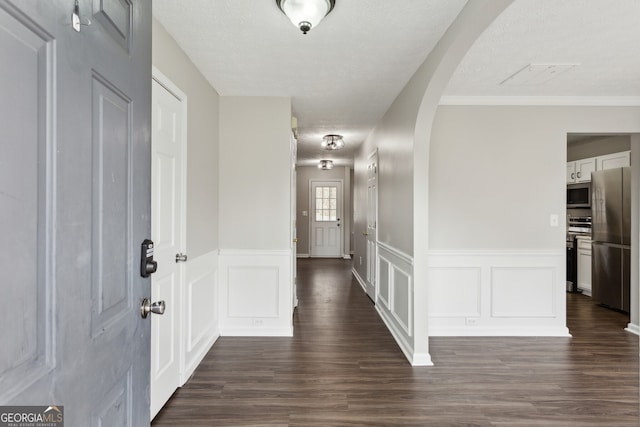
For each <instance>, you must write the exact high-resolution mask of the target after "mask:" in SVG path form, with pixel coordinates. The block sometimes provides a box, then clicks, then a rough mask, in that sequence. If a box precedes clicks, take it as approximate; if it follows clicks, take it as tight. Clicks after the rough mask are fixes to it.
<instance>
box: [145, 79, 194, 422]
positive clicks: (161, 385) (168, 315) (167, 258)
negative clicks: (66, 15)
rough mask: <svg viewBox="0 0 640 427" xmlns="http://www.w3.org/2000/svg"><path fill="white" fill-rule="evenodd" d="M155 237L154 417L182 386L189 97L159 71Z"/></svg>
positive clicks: (155, 130)
mask: <svg viewBox="0 0 640 427" xmlns="http://www.w3.org/2000/svg"><path fill="white" fill-rule="evenodd" d="M152 89H153V90H152V102H151V104H152V119H151V123H152V129H153V130H152V166H151V171H152V183H151V206H152V207H151V236H152V240H153V241H154V243H155V259H156V261H157V262H158V270H157V272H156V273H155V274H154V275H153V276H152V281H151V296H152V300H153V301H158V300H164V301H165V302H166V306H167V309H166V311H165V313H164V315H163V316H155V317H153V318H152V319H151V320H152V322H151V418H153V417H154V416H155V415H156V414H157V413H158V411H159V410H160V409H161V408H162V406H164V404H165V403H166V402H167V400H168V399H169V398H170V397H171V395H172V394H173V392H174V391H175V390H176V388H178V386H180V366H181V364H180V354H181V352H180V345H181V342H182V340H181V336H182V335H181V329H180V328H181V323H180V320H181V314H182V313H181V310H182V306H183V305H182V294H181V292H182V289H183V281H184V272H183V269H184V267H183V263H182V262H178V260H179V259H182V258H177V256H178V255H179V254H181V251H182V248H183V247H184V239H183V236H184V230H183V228H184V224H183V222H184V221H183V206H184V198H183V183H184V173H185V171H184V157H185V156H184V151H185V143H186V141H185V138H184V135H185V133H184V126H185V125H186V120H185V119H186V117H185V116H186V99H185V96H184V94H183V93H182V92H180V91H179V90H178V89H177V88H175V87H173V85H172V84H171V83H170V82H169V81H168V80H167V79H166V78H165V77H164V76H162V75H161V74H160V73H159V72H157V71H156V70H154V80H153V87H152Z"/></svg>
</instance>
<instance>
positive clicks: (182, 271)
mask: <svg viewBox="0 0 640 427" xmlns="http://www.w3.org/2000/svg"><path fill="white" fill-rule="evenodd" d="M151 68H152V71H151V78H152V80H153V81H155V82H156V83H158V84H159V85H160V86H162V87H163V88H164V89H165V90H166V91H168V92H169V93H170V94H171V95H173V96H174V97H175V98H176V99H178V100H179V101H180V105H181V110H182V111H181V114H182V117H183V126H182V130H181V133H182V135H181V140H182V141H183V143H182V144H181V147H180V198H179V200H178V201H176V203H177V204H178V209H179V211H180V223H179V225H178V227H179V229H180V238H179V239H178V245H179V246H180V248H181V249H182V251H183V253H188V248H187V239H186V237H187V236H186V235H187V144H188V139H187V128H188V125H187V122H188V116H187V112H188V108H187V106H188V100H187V95H186V93H184V92H183V91H182V90H181V89H180V88H179V87H178V86H177V85H176V84H175V83H173V81H172V80H171V79H170V78H169V77H167V76H166V75H165V74H164V73H162V72H161V71H160V70H159V69H157V68H156V67H155V66H152V67H151ZM152 111H153V104H152ZM153 120H154V118H153V117H152V118H151V122H152V124H153ZM153 150H154V144H153V139H152V141H151V152H152V153H153ZM152 180H153V175H152ZM151 185H154V183H153V181H152V183H151ZM153 202H154V201H153V200H151V215H153V209H154V203H153ZM177 268H178V273H177V275H176V276H177V279H178V284H177V285H176V287H177V289H178V292H177V293H176V296H177V298H178V301H176V303H177V304H178V305H179V307H178V309H179V317H178V326H177V334H178V336H177V337H176V342H177V345H178V362H177V363H178V378H177V384H178V387H181V386H182V385H184V383H185V382H186V381H187V379H188V378H186V377H185V352H184V348H185V345H186V343H185V342H184V340H185V333H184V332H185V331H184V329H185V324H186V322H185V319H186V316H185V308H186V303H185V298H186V295H185V289H186V286H185V284H186V264H185V263H177ZM152 280H153V276H152ZM151 350H153V349H151ZM150 356H151V358H153V356H154V355H153V353H151V354H150ZM150 387H151V385H150ZM165 404H166V402H165ZM163 406H164V405H163ZM158 412H159V411H158ZM156 415H157V413H155V414H154V413H152V412H151V413H150V418H151V419H153V418H154V417H155V416H156Z"/></svg>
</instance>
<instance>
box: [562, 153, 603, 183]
mask: <svg viewBox="0 0 640 427" xmlns="http://www.w3.org/2000/svg"><path fill="white" fill-rule="evenodd" d="M596 165H597V162H596V158H595V157H590V158H588V159H581V160H575V161H573V162H568V163H567V184H573V183H576V182H589V181H591V172H593V171H595V170H596Z"/></svg>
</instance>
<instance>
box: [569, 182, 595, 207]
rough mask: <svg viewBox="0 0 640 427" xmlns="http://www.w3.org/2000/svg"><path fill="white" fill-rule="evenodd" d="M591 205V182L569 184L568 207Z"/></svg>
mask: <svg viewBox="0 0 640 427" xmlns="http://www.w3.org/2000/svg"><path fill="white" fill-rule="evenodd" d="M590 207H591V183H590V182H581V183H579V184H568V185H567V209H572V208H590Z"/></svg>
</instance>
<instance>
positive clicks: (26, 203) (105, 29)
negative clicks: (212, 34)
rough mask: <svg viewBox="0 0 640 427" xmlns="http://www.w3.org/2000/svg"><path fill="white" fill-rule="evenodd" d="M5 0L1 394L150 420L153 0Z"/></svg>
mask: <svg viewBox="0 0 640 427" xmlns="http://www.w3.org/2000/svg"><path fill="white" fill-rule="evenodd" d="M74 6H75V1H74V0H14V1H8V0H0V58H1V60H2V64H1V65H0V236H2V237H1V238H0V245H1V247H0V251H1V253H0V274H1V276H0V277H1V278H0V283H1V286H0V290H1V293H0V334H1V336H0V338H1V340H0V342H1V344H0V405H64V418H65V419H64V421H65V425H67V426H107V425H109V426H141V425H146V424H148V423H149V389H148V385H149V332H150V322H149V318H147V319H142V318H141V316H140V301H141V300H142V298H143V297H146V296H149V294H150V281H149V279H143V278H142V277H140V274H139V270H140V267H139V258H140V243H141V242H142V240H143V239H144V238H146V237H149V235H150V159H151V155H150V135H151V131H150V101H151V2H150V0H81V1H79V3H78V11H79V14H78V15H79V22H80V24H81V25H80V26H78V27H77V28H79V30H80V31H79V32H78V31H76V29H74V28H73V26H72V13H73V12H74Z"/></svg>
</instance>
